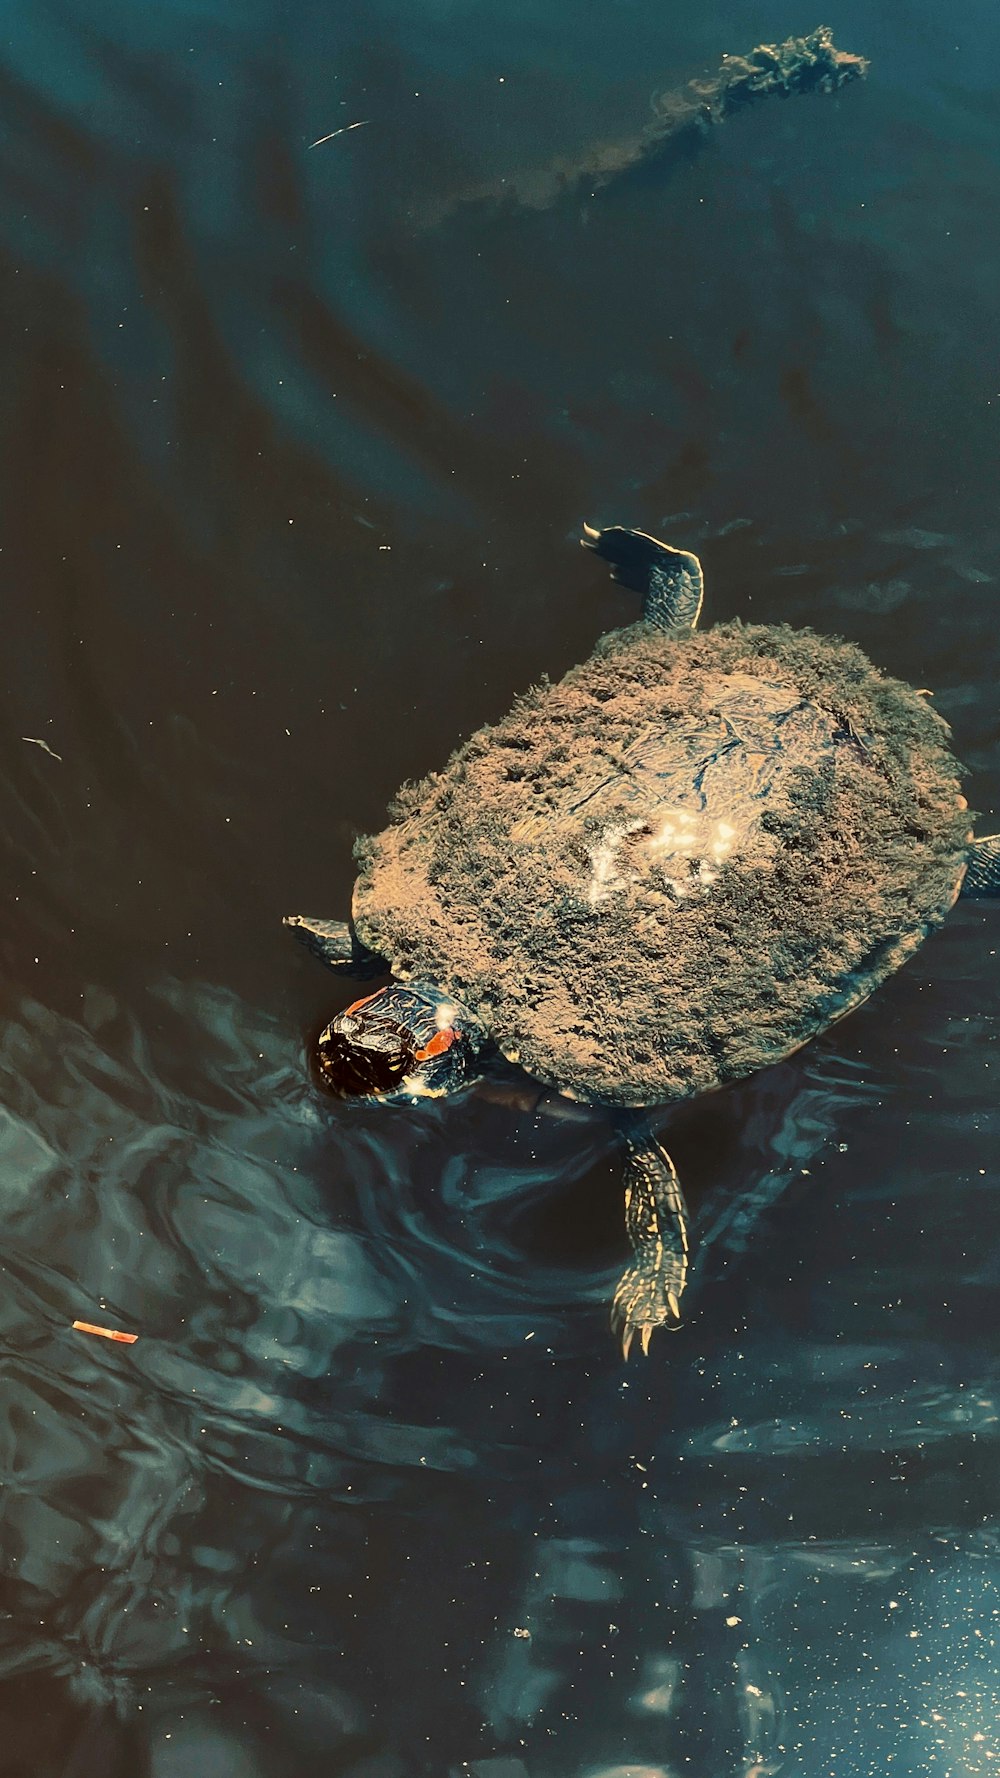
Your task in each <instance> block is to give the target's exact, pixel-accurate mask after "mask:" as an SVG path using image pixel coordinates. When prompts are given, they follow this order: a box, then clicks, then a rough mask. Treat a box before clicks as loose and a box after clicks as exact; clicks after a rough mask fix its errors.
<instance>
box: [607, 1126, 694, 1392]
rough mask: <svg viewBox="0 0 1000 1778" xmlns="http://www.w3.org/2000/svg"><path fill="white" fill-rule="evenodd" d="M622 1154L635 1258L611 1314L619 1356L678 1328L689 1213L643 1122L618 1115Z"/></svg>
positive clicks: (676, 1181)
mask: <svg viewBox="0 0 1000 1778" xmlns="http://www.w3.org/2000/svg"><path fill="white" fill-rule="evenodd" d="M615 1122H616V1125H617V1128H618V1132H619V1134H620V1136H621V1138H622V1142H623V1145H624V1148H625V1230H626V1233H627V1234H628V1238H629V1240H630V1241H631V1243H632V1251H633V1253H634V1255H635V1257H634V1259H633V1262H632V1264H631V1265H630V1266H629V1268H628V1271H627V1272H626V1273H625V1274H624V1276H623V1277H622V1279H621V1281H620V1283H619V1285H618V1289H617V1290H616V1291H615V1300H614V1304H613V1306H612V1310H611V1325H612V1327H613V1328H614V1330H615V1332H616V1333H617V1334H619V1335H620V1336H621V1342H622V1353H623V1356H624V1357H625V1358H627V1357H628V1354H629V1347H630V1346H631V1344H632V1341H633V1339H634V1338H635V1335H636V1333H638V1334H639V1337H640V1341H641V1343H642V1349H643V1351H644V1352H648V1351H649V1342H650V1338H651V1336H652V1333H653V1329H654V1328H657V1327H668V1328H677V1327H679V1326H680V1321H681V1311H680V1300H681V1297H682V1295H683V1293H684V1286H685V1284H686V1283H687V1273H688V1213H687V1205H686V1204H685V1202H684V1193H683V1192H682V1191H681V1184H680V1180H679V1179H678V1177H677V1169H676V1167H675V1166H674V1163H673V1161H672V1160H671V1159H670V1156H669V1155H668V1153H667V1151H666V1149H665V1148H661V1146H660V1144H659V1143H658V1142H657V1140H656V1137H655V1136H654V1135H653V1132H652V1130H651V1129H650V1127H649V1124H648V1123H647V1121H646V1119H645V1118H644V1117H643V1116H642V1115H641V1113H637V1112H621V1113H619V1114H618V1116H617V1117H616V1119H615Z"/></svg>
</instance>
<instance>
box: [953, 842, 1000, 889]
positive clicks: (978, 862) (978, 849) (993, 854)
mask: <svg viewBox="0 0 1000 1778" xmlns="http://www.w3.org/2000/svg"><path fill="white" fill-rule="evenodd" d="M962 894H963V895H970V896H976V897H981V896H984V895H1000V833H987V834H984V835H983V837H982V839H981V840H973V842H972V844H971V846H970V847H969V868H968V870H967V871H966V873H965V881H964V882H963V884H962Z"/></svg>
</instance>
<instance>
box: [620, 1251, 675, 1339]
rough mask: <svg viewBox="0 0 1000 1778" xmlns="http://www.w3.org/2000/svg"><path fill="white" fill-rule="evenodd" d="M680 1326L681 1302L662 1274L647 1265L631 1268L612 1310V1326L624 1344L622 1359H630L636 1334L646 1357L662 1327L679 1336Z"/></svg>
mask: <svg viewBox="0 0 1000 1778" xmlns="http://www.w3.org/2000/svg"><path fill="white" fill-rule="evenodd" d="M682 1288H683V1286H682ZM680 1325H681V1306H680V1302H679V1301H678V1298H677V1295H676V1293H675V1291H673V1290H672V1289H671V1288H670V1286H669V1284H665V1283H664V1279H663V1277H662V1274H660V1273H658V1272H656V1271H655V1270H652V1269H650V1267H649V1266H646V1265H634V1266H629V1269H628V1271H627V1272H626V1273H625V1275H624V1277H623V1278H622V1280H621V1282H620V1284H619V1286H618V1289H617V1290H616V1291H615V1300H614V1303H613V1304H612V1308H611V1326H612V1328H613V1330H614V1332H615V1333H616V1334H617V1335H618V1337H619V1338H620V1340H621V1343H622V1357H623V1358H627V1357H628V1355H629V1351H630V1349H631V1346H632V1341H633V1340H634V1339H635V1336H636V1334H638V1335H639V1343H640V1345H641V1346H642V1350H643V1353H644V1354H645V1353H647V1352H648V1351H649V1342H650V1340H651V1339H652V1337H653V1334H654V1333H655V1331H656V1329H657V1328H658V1327H665V1328H666V1329H667V1330H668V1332H670V1333H676V1331H677V1329H678V1328H679V1327H680Z"/></svg>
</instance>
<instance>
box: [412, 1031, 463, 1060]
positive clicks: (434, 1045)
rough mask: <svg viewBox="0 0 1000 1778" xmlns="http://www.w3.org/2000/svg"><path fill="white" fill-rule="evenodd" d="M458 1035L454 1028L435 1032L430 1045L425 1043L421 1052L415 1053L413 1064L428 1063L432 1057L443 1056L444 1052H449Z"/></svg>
mask: <svg viewBox="0 0 1000 1778" xmlns="http://www.w3.org/2000/svg"><path fill="white" fill-rule="evenodd" d="M460 1035H461V1033H460V1032H458V1031H456V1030H455V1029H454V1028H451V1029H450V1030H447V1031H436V1032H435V1034H434V1036H433V1037H432V1038H431V1040H430V1043H425V1044H424V1047H423V1049H422V1050H417V1051H416V1052H415V1054H414V1057H413V1060H414V1061H415V1062H429V1061H430V1058H431V1057H432V1056H443V1055H444V1052H445V1050H450V1049H451V1046H452V1044H453V1043H454V1042H455V1040H456V1038H458V1037H459V1036H460Z"/></svg>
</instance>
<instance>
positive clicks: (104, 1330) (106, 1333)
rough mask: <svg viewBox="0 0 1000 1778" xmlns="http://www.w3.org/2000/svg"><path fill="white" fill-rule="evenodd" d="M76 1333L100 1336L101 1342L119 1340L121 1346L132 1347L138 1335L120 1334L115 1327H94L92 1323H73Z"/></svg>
mask: <svg viewBox="0 0 1000 1778" xmlns="http://www.w3.org/2000/svg"><path fill="white" fill-rule="evenodd" d="M73 1326H74V1327H75V1328H76V1331H77V1333H91V1334H100V1336H101V1338H102V1340H120V1341H121V1343H122V1345H123V1346H134V1345H135V1342H136V1340H137V1339H138V1338H139V1335H138V1334H130V1333H120V1332H119V1330H118V1328H117V1327H96V1326H95V1325H94V1323H93V1322H92V1321H74V1323H73Z"/></svg>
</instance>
